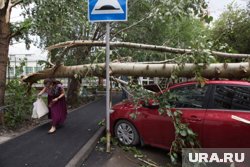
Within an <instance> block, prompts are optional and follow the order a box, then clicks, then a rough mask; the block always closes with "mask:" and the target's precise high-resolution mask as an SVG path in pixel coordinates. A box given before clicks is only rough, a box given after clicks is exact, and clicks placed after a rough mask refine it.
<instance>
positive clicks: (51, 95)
mask: <svg viewBox="0 0 250 167" xmlns="http://www.w3.org/2000/svg"><path fill="white" fill-rule="evenodd" d="M43 84H44V88H43V90H41V92H40V93H39V94H38V96H41V95H42V94H43V93H47V94H48V108H49V114H48V117H49V119H52V121H51V125H52V126H51V128H50V130H49V131H48V133H54V132H55V131H56V127H57V126H58V125H61V124H63V122H64V121H65V119H66V117H67V106H66V100H65V92H64V89H63V86H62V83H61V82H60V81H57V80H52V79H45V80H44V82H43Z"/></svg>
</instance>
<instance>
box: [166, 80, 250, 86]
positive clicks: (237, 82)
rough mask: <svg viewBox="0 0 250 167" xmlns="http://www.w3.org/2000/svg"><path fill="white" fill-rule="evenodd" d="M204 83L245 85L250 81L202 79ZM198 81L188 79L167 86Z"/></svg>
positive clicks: (249, 83)
mask: <svg viewBox="0 0 250 167" xmlns="http://www.w3.org/2000/svg"><path fill="white" fill-rule="evenodd" d="M204 82H205V84H229V85H245V86H250V82H248V81H242V80H206V81H204ZM196 83H198V81H188V82H182V83H178V84H174V85H172V86H170V87H169V88H174V87H178V86H182V85H190V84H196Z"/></svg>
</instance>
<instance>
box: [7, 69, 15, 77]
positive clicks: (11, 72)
mask: <svg viewBox="0 0 250 167" xmlns="http://www.w3.org/2000/svg"><path fill="white" fill-rule="evenodd" d="M8 70H9V75H10V76H11V77H13V76H15V69H14V67H9V68H8Z"/></svg>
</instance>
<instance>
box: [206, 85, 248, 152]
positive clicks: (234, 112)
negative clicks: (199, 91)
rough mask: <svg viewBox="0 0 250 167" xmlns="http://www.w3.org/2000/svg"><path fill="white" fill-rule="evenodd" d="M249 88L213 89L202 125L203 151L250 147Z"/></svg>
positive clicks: (220, 87)
mask: <svg viewBox="0 0 250 167" xmlns="http://www.w3.org/2000/svg"><path fill="white" fill-rule="evenodd" d="M249 132H250V87H249V86H240V85H214V86H213V95H212V97H211V101H210V103H209V109H208V110H207V112H206V116H205V122H204V134H203V135H204V136H203V137H204V142H203V147H210V148H211V147H220V148H237V147H242V148H245V147H250V133H249Z"/></svg>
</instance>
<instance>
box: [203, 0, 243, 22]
mask: <svg viewBox="0 0 250 167" xmlns="http://www.w3.org/2000/svg"><path fill="white" fill-rule="evenodd" d="M247 1H248V0H206V2H208V11H209V13H210V15H211V16H213V17H214V19H218V17H219V15H220V14H221V13H222V12H223V11H225V10H226V9H227V5H229V4H230V3H232V2H234V3H236V4H237V5H238V6H239V7H241V8H245V7H246V6H247Z"/></svg>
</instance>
